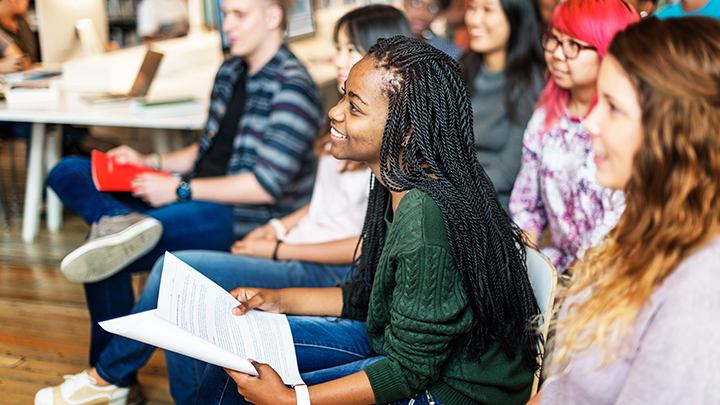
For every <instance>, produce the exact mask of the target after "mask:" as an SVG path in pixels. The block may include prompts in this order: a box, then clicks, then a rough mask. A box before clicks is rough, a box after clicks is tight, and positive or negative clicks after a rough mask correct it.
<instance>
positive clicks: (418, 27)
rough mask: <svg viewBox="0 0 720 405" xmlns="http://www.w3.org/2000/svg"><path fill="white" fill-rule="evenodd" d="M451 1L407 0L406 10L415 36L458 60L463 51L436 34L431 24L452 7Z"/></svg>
mask: <svg viewBox="0 0 720 405" xmlns="http://www.w3.org/2000/svg"><path fill="white" fill-rule="evenodd" d="M450 1H451V0H405V3H404V10H405V15H406V16H407V19H408V21H410V28H411V29H412V33H413V36H414V37H415V38H417V39H419V40H421V41H425V42H427V43H428V44H430V45H432V46H434V47H435V48H437V49H439V50H441V51H443V52H445V53H446V54H448V55H450V56H451V57H452V58H453V59H455V60H458V59H460V56H462V53H463V51H462V49H461V48H460V47H458V46H457V45H455V44H454V43H453V42H452V41H448V40H446V39H444V38H441V37H439V36H437V34H435V33H434V32H433V31H432V29H431V28H430V24H432V22H433V21H435V19H436V18H437V17H438V15H440V12H441V11H443V10H445V9H446V8H448V7H449V6H450Z"/></svg>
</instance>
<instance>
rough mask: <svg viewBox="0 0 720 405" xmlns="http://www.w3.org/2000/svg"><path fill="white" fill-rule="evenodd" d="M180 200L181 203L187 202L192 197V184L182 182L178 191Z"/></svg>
mask: <svg viewBox="0 0 720 405" xmlns="http://www.w3.org/2000/svg"><path fill="white" fill-rule="evenodd" d="M176 194H177V197H178V200H179V201H181V202H184V201H187V200H188V199H189V198H190V196H191V195H192V188H190V183H188V182H185V181H182V182H180V185H178V188H177V191H176Z"/></svg>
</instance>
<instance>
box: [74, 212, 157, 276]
mask: <svg viewBox="0 0 720 405" xmlns="http://www.w3.org/2000/svg"><path fill="white" fill-rule="evenodd" d="M162 231H163V229H162V224H161V223H160V221H158V220H156V219H154V218H145V219H143V220H141V221H140V222H138V223H136V224H134V225H133V226H131V227H128V228H127V229H125V230H124V231H122V232H120V233H118V234H117V235H113V236H108V237H105V238H100V239H97V240H95V241H93V242H90V243H87V244H85V245H82V246H80V247H79V248H77V249H75V250H73V251H72V252H70V254H68V255H67V256H65V258H64V259H63V261H62V263H61V264H60V270H61V271H62V273H63V275H64V276H65V277H66V278H67V279H68V280H70V281H72V282H75V283H93V282H96V281H100V280H103V279H105V278H108V277H110V276H112V275H114V274H116V273H117V272H119V271H120V270H122V269H123V268H125V266H127V265H128V264H130V263H132V262H134V261H135V260H137V259H138V258H139V257H141V256H143V255H144V254H146V253H147V252H149V251H150V250H152V248H154V247H155V245H157V243H158V242H159V241H160V238H161V237H162Z"/></svg>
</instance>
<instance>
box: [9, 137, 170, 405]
mask: <svg viewBox="0 0 720 405" xmlns="http://www.w3.org/2000/svg"><path fill="white" fill-rule="evenodd" d="M17 153H22V154H23V155H24V148H18V151H17ZM0 159H1V161H0V167H1V169H2V175H3V179H4V181H5V185H6V189H7V188H9V177H8V170H7V162H6V159H5V156H4V155H2V150H1V149H0ZM19 174H20V175H21V176H22V177H20V179H21V180H22V178H23V177H24V174H25V173H24V171H20V172H19ZM20 186H22V184H20ZM20 196H21V195H20ZM11 214H12V213H11ZM20 228H21V221H20V217H19V214H18V212H17V210H16V212H15V213H14V217H13V218H11V220H10V221H9V228H5V229H0V404H2V405H30V404H32V403H33V398H34V397H35V393H36V392H37V391H38V390H39V389H41V388H44V387H47V386H50V385H55V384H59V383H61V382H62V381H63V375H65V374H75V373H78V372H80V371H82V370H83V369H85V368H87V361H88V360H87V359H88V341H89V338H90V336H89V335H90V320H89V317H88V312H87V307H86V305H85V295H84V292H83V288H82V285H80V284H73V283H71V282H69V281H67V280H66V279H65V278H64V277H63V276H62V274H61V273H60V268H59V264H60V261H61V260H62V258H63V257H64V256H65V255H66V254H67V253H68V252H70V251H71V250H72V249H74V248H75V247H77V246H78V245H80V243H82V241H83V239H84V238H85V235H86V234H87V231H88V227H87V226H86V225H85V224H84V223H83V222H82V221H81V220H80V219H79V218H77V217H76V216H74V215H72V214H70V213H68V212H67V211H66V212H65V222H64V225H63V229H62V231H61V232H60V233H58V234H50V233H48V232H47V230H46V229H45V228H44V224H43V226H42V227H41V230H40V234H39V236H38V238H37V240H36V242H35V243H32V244H25V243H23V242H22V240H21V238H20ZM139 379H140V382H141V384H142V387H143V391H144V392H145V396H146V397H147V402H146V404H148V405H155V404H157V405H166V404H168V405H169V404H172V403H173V402H172V399H171V397H170V391H169V389H168V381H167V369H166V367H165V358H164V355H163V352H162V351H161V350H157V351H156V352H155V354H154V355H153V357H152V358H151V359H150V361H149V362H148V364H147V365H146V366H145V367H144V368H143V369H142V370H141V371H140V375H139Z"/></svg>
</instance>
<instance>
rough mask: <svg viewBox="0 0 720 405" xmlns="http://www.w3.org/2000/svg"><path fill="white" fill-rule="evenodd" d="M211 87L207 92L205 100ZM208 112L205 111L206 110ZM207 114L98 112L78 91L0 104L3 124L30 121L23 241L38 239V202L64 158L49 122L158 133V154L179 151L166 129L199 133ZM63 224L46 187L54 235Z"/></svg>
mask: <svg viewBox="0 0 720 405" xmlns="http://www.w3.org/2000/svg"><path fill="white" fill-rule="evenodd" d="M208 96H209V88H206V89H205V102H206V104H207V97H208ZM205 110H207V109H205ZM206 119H207V114H206V113H203V114H197V115H192V116H181V117H171V118H154V119H145V118H140V117H137V116H135V115H133V114H131V113H130V108H129V104H128V105H124V106H119V107H113V108H104V109H97V108H92V107H90V106H89V105H88V104H87V103H86V102H85V101H83V100H82V99H81V95H80V94H79V93H73V92H66V91H63V92H61V97H60V100H59V101H58V102H56V103H50V104H45V105H30V104H28V105H8V104H6V103H4V102H2V103H0V121H16V122H31V123H33V126H32V133H31V139H30V141H29V145H28V147H29V149H30V154H29V158H28V170H27V178H26V182H25V205H24V212H23V228H22V238H23V241H25V242H27V243H29V242H32V241H33V240H34V239H35V236H36V235H37V232H38V229H39V226H40V223H39V218H40V199H41V196H42V188H43V184H44V182H45V176H46V174H47V172H48V170H49V169H50V168H52V167H53V166H54V165H55V163H57V162H58V160H59V159H60V151H61V145H62V144H61V134H60V128H59V127H58V130H57V131H46V129H47V124H73V125H96V126H117V127H134V128H152V129H155V130H156V131H155V133H154V135H155V136H154V142H155V147H156V149H157V150H158V151H161V152H166V151H168V150H172V149H175V148H176V147H177V145H171V143H172V141H171V140H170V138H169V136H168V131H167V130H178V129H179V130H183V129H184V130H197V129H202V128H203V127H204V125H205V121H206ZM61 224H62V205H61V203H60V200H59V199H58V197H57V196H56V195H55V193H54V192H53V191H52V190H51V189H50V188H48V189H47V225H48V230H49V231H50V232H57V231H58V230H59V229H60V226H61Z"/></svg>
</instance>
